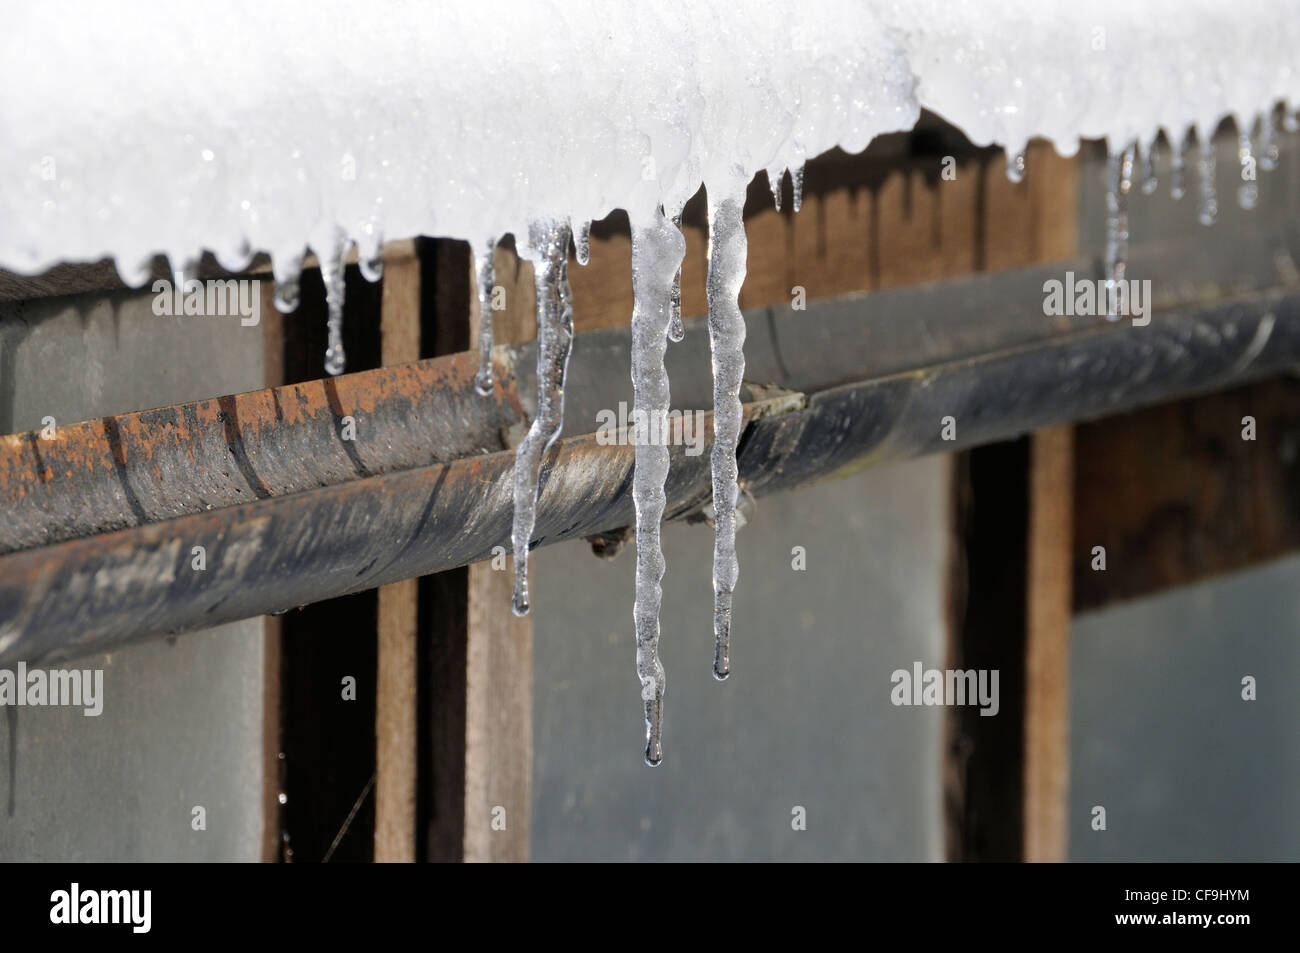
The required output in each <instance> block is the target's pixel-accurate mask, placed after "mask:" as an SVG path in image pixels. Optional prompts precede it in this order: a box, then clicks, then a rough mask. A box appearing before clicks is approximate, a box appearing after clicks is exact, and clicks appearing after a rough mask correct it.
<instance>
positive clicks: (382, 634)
mask: <svg viewBox="0 0 1300 953" xmlns="http://www.w3.org/2000/svg"><path fill="white" fill-rule="evenodd" d="M380 346H381V353H382V360H383V363H384V365H385V366H387V365H390V364H404V363H407V362H409V361H418V360H419V359H420V263H419V260H418V259H416V258H415V257H411V256H402V257H395V258H394V259H392V260H389V261H387V262H386V263H385V265H384V279H383V288H382V298H381V304H380ZM418 599H419V591H418V581H417V580H415V579H404V580H402V581H401V582H396V583H393V584H392V585H388V586H383V587H382V588H380V590H379V609H378V619H377V629H378V632H377V638H378V648H379V662H378V677H377V684H376V691H375V861H376V862H377V863H410V862H413V861H414V860H415V856H416V783H417V775H416V766H417V765H416V729H417V694H418V681H419V663H418V652H417V646H418V634H417V616H418Z"/></svg>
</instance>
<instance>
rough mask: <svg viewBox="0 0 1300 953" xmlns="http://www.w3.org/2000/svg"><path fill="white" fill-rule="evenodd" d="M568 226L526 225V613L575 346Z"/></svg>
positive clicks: (520, 466)
mask: <svg viewBox="0 0 1300 953" xmlns="http://www.w3.org/2000/svg"><path fill="white" fill-rule="evenodd" d="M569 238H570V234H569V225H568V223H567V222H557V221H553V220H544V221H537V222H533V223H532V224H531V225H529V227H528V248H527V254H528V257H529V258H531V259H532V261H533V283H534V285H535V286H536V289H537V416H536V417H534V418H533V422H532V425H531V426H530V427H529V428H528V433H527V434H526V435H525V436H524V439H523V440H522V441H521V442H520V444H519V446H518V448H517V449H516V450H515V473H514V496H515V513H514V527H513V530H512V531H511V534H510V539H511V543H512V545H513V547H514V561H515V591H514V597H513V598H512V600H511V609H512V610H513V611H514V613H515V615H517V616H524V615H527V614H528V608H529V599H528V546H529V544H530V543H531V542H532V536H533V527H534V525H535V524H536V522H537V492H538V477H539V476H540V474H541V470H542V457H543V455H545V453H546V451H547V449H548V448H549V447H550V446H551V444H553V443H554V442H555V440H556V438H558V437H559V436H560V431H561V430H562V429H563V427H564V378H565V374H566V373H567V372H568V368H569V353H570V351H571V350H572V349H573V295H572V293H571V292H570V290H569Z"/></svg>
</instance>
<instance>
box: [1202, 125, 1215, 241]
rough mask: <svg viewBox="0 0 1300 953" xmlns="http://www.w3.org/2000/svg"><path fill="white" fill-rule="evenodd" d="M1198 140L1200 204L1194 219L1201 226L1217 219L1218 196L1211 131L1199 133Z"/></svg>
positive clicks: (1212, 222)
mask: <svg viewBox="0 0 1300 953" xmlns="http://www.w3.org/2000/svg"><path fill="white" fill-rule="evenodd" d="M1199 138H1200V148H1199V155H1198V158H1197V160H1196V166H1197V174H1198V175H1200V177H1201V204H1200V206H1199V207H1198V208H1197V210H1196V217H1197V218H1198V219H1200V222H1201V224H1202V225H1213V224H1214V222H1215V220H1216V219H1217V218H1218V217H1219V196H1218V192H1217V191H1216V190H1215V182H1214V177H1215V175H1216V174H1217V173H1218V161H1217V159H1216V157H1215V155H1214V138H1213V130H1208V131H1202V132H1200V133H1199Z"/></svg>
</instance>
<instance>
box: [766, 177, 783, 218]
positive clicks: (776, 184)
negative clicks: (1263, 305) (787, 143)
mask: <svg viewBox="0 0 1300 953" xmlns="http://www.w3.org/2000/svg"><path fill="white" fill-rule="evenodd" d="M784 181H785V170H784V169H779V168H773V169H768V170H767V184H768V187H769V188H770V189H771V190H772V204H773V205H775V206H776V210H777V211H778V212H779V211H781V186H782V183H784Z"/></svg>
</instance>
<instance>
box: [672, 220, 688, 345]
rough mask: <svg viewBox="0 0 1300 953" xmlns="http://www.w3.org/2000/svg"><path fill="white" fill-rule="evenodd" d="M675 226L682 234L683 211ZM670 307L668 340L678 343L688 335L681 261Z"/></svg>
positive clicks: (675, 276)
mask: <svg viewBox="0 0 1300 953" xmlns="http://www.w3.org/2000/svg"><path fill="white" fill-rule="evenodd" d="M673 228H675V229H677V233H678V234H681V230H682V213H681V212H678V213H677V214H676V215H674V216H673ZM668 307H669V316H668V340H670V341H672V342H673V343H674V344H676V343H679V342H680V341H681V340H682V339H683V338H684V337H686V325H684V324H683V323H682V266H681V264H680V262H679V263H678V265H677V270H676V271H675V272H673V284H672V288H671V290H670V294H669V298H668Z"/></svg>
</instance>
